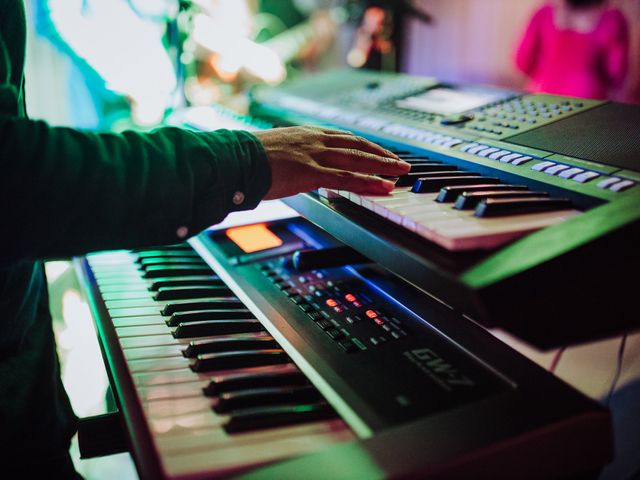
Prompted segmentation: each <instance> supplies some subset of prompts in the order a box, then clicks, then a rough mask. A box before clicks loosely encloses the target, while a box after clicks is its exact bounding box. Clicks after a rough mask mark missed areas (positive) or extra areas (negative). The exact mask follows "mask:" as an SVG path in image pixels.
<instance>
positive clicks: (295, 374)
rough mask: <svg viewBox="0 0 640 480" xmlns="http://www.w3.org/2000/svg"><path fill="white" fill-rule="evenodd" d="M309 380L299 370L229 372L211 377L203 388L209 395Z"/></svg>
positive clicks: (293, 383)
mask: <svg viewBox="0 0 640 480" xmlns="http://www.w3.org/2000/svg"><path fill="white" fill-rule="evenodd" d="M308 384H309V381H308V380H307V377H305V376H304V374H303V373H302V372H300V371H299V370H285V371H278V370H267V371H260V372H254V373H231V374H229V375H220V376H217V377H213V378H212V379H211V381H210V382H209V385H207V386H206V387H204V388H203V391H204V394H205V395H206V396H209V397H213V396H216V395H220V394H221V393H225V392H233V391H237V390H246V389H248V388H266V387H284V386H298V385H308Z"/></svg>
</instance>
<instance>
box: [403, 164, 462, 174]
mask: <svg viewBox="0 0 640 480" xmlns="http://www.w3.org/2000/svg"><path fill="white" fill-rule="evenodd" d="M456 170H458V168H457V167H455V166H453V165H446V164H444V163H440V162H417V163H412V164H411V169H410V170H409V171H410V172H425V173H426V172H442V171H449V172H451V171H456Z"/></svg>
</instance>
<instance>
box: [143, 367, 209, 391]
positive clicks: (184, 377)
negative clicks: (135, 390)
mask: <svg viewBox="0 0 640 480" xmlns="http://www.w3.org/2000/svg"><path fill="white" fill-rule="evenodd" d="M209 376H211V375H208V374H206V373H196V372H193V371H191V370H190V369H185V370H171V371H165V372H140V373H134V374H133V375H132V378H133V381H134V382H135V384H136V385H137V386H138V387H150V386H153V385H171V384H175V383H190V382H202V381H206V380H207V378H208V377H209Z"/></svg>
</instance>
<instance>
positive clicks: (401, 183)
mask: <svg viewBox="0 0 640 480" xmlns="http://www.w3.org/2000/svg"><path fill="white" fill-rule="evenodd" d="M419 165H420V166H419V167H418V168H414V166H413V165H412V166H411V170H410V171H409V173H407V174H405V175H402V176H401V177H399V178H398V180H397V181H396V187H410V186H411V185H413V184H414V182H415V181H416V180H417V179H418V178H420V177H421V176H424V174H425V173H429V172H452V171H455V170H456V168H455V167H451V166H449V165H443V164H441V163H438V164H433V165H429V164H426V163H425V164H419Z"/></svg>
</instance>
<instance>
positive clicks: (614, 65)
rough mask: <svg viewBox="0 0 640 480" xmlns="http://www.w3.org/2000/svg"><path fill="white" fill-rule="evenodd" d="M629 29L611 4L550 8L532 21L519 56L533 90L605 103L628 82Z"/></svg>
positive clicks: (591, 1) (568, 1)
mask: <svg viewBox="0 0 640 480" xmlns="http://www.w3.org/2000/svg"><path fill="white" fill-rule="evenodd" d="M628 56H629V26H628V24H627V21H626V19H625V17H624V15H623V14H622V12H620V11H619V10H617V9H615V8H611V7H609V6H608V5H607V2H606V0H561V1H558V2H554V3H547V4H545V5H543V6H542V7H541V8H539V9H538V10H537V11H536V13H535V14H534V15H533V17H532V18H531V20H530V22H529V25H528V26H527V29H526V31H525V33H524V36H523V38H522V41H521V42H520V44H519V47H518V50H517V53H516V65H517V66H518V68H519V69H520V70H522V71H523V72H524V73H525V74H526V75H527V76H528V77H529V82H528V84H527V90H529V91H532V92H545V93H554V94H558V95H569V96H574V97H583V98H597V99H604V98H608V97H609V96H610V92H611V90H612V89H613V88H615V87H618V86H619V85H621V84H622V83H623V82H624V79H625V77H626V74H627V68H628Z"/></svg>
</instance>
